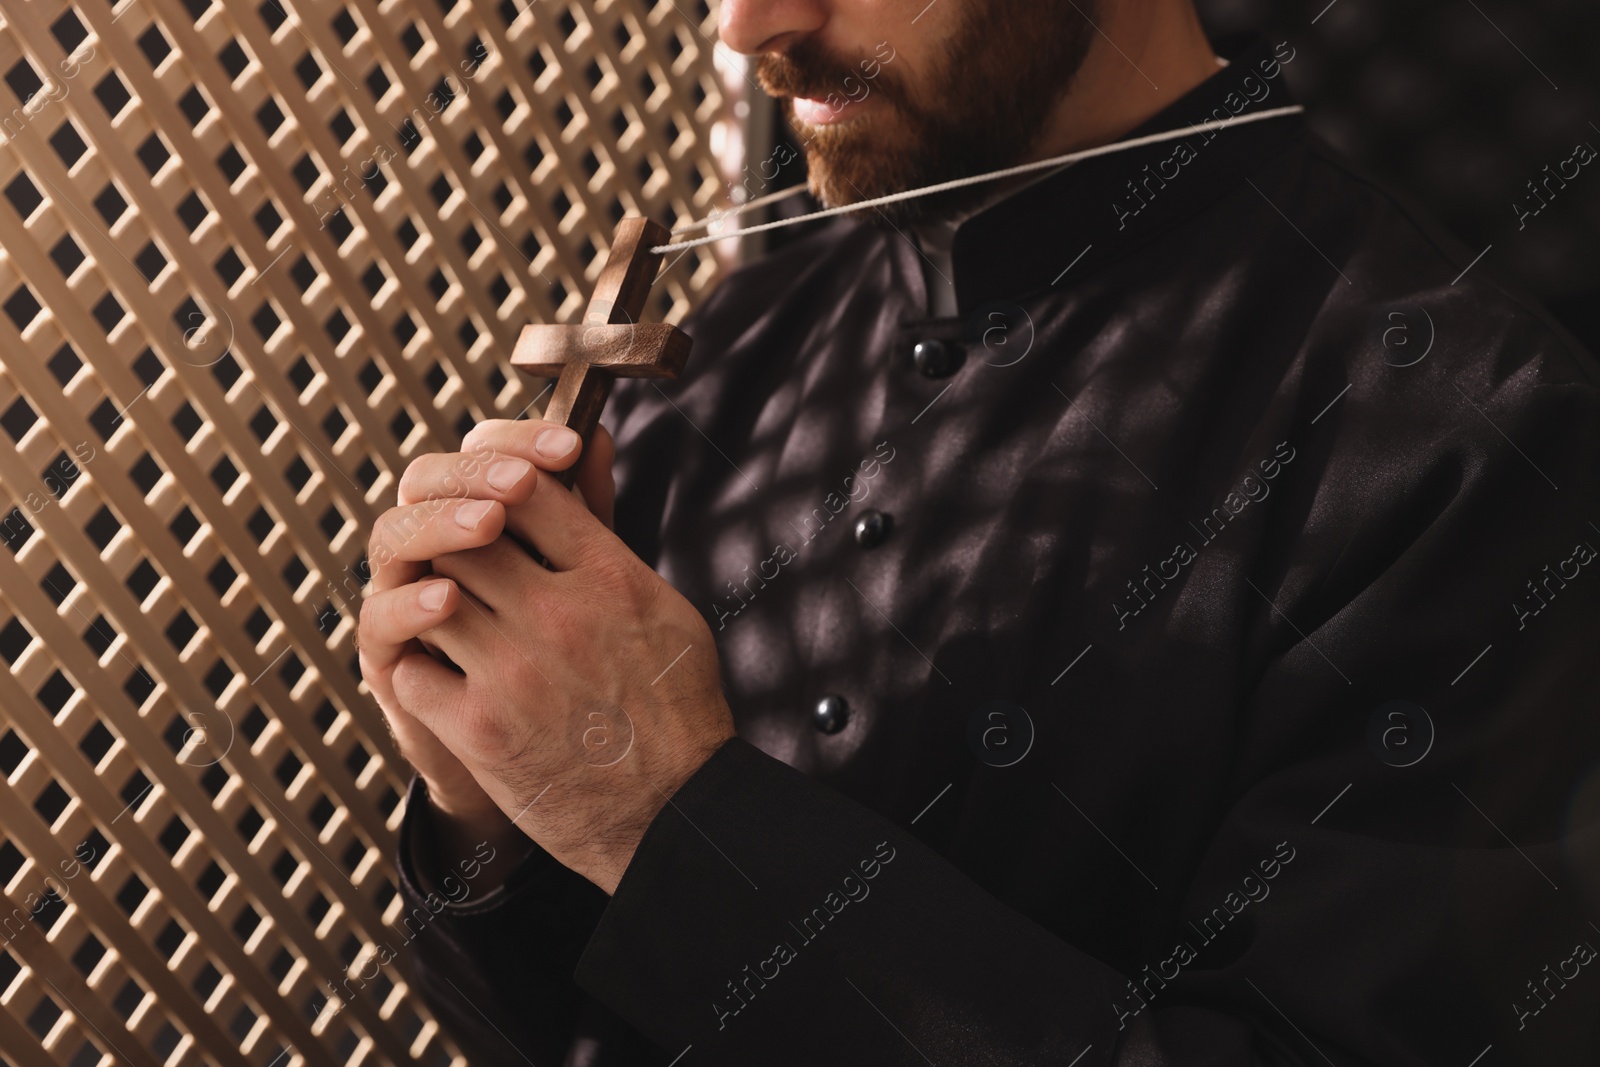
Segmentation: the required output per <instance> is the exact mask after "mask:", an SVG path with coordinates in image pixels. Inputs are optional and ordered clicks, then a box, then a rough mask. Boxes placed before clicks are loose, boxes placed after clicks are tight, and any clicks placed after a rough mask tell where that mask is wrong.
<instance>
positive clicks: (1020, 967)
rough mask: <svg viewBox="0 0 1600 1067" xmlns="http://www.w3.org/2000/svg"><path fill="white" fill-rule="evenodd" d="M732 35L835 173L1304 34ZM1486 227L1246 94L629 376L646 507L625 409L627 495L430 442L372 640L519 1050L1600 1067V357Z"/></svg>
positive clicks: (449, 1003) (948, 152)
mask: <svg viewBox="0 0 1600 1067" xmlns="http://www.w3.org/2000/svg"><path fill="white" fill-rule="evenodd" d="M720 16H721V35H722V39H723V42H724V43H725V44H726V45H727V46H728V47H731V48H734V49H736V50H738V51H741V52H745V53H749V54H751V55H755V56H758V57H759V59H758V62H757V67H756V69H757V73H758V75H759V76H760V78H761V80H762V82H763V83H764V84H765V85H766V86H767V87H768V88H769V90H771V91H772V92H774V93H775V94H776V95H779V96H781V97H783V98H785V101H786V107H787V109H788V111H789V113H790V115H791V117H792V118H793V120H794V122H795V124H796V129H797V132H798V133H799V135H800V139H801V140H802V141H804V142H805V143H806V145H807V149H806V151H807V162H808V166H809V174H810V182H811V186H812V188H813V190H814V191H815V192H817V193H818V194H819V195H820V196H821V197H822V198H823V199H824V200H826V201H829V202H833V203H846V202H855V201H860V200H862V199H865V198H868V197H872V196H876V195H880V194H883V193H888V192H893V191H896V190H899V189H907V188H913V187H916V186H919V185H923V184H927V183H930V182H936V181H940V180H944V179H948V178H951V177H956V176H960V175H963V174H973V173H979V172H983V171H987V170H992V169H996V168H1000V167H1004V166H1007V165H1010V164H1015V163H1018V162H1022V161H1026V160H1035V159H1045V158H1051V157H1053V156H1054V155H1057V154H1062V153H1065V152H1070V151H1073V150H1076V149H1079V148H1084V147H1088V146H1092V145H1097V144H1105V143H1109V142H1113V141H1117V140H1121V139H1126V138H1132V137H1137V136H1142V135H1144V134H1147V133H1153V132H1159V131H1163V130H1189V129H1191V127H1194V126H1196V125H1197V124H1201V123H1208V122H1213V121H1215V120H1229V119H1232V118H1238V119H1244V120H1248V117H1249V115H1251V114H1253V113H1259V112H1261V111H1264V110H1270V109H1274V108H1280V107H1283V106H1286V105H1287V104H1289V103H1290V100H1289V97H1288V93H1287V90H1286V89H1285V87H1284V79H1283V70H1284V68H1285V67H1286V66H1288V65H1290V64H1292V63H1293V62H1294V60H1295V56H1296V53H1295V50H1294V48H1293V46H1292V44H1290V43H1287V42H1285V43H1281V44H1278V43H1261V44H1255V45H1251V46H1249V47H1247V48H1245V49H1243V50H1235V51H1231V52H1229V50H1226V49H1224V50H1223V51H1224V52H1225V53H1227V54H1225V55H1223V56H1221V57H1219V56H1218V55H1217V54H1216V52H1214V51H1213V48H1212V46H1211V45H1210V43H1209V42H1207V40H1206V39H1205V37H1204V36H1203V34H1202V33H1201V32H1200V29H1199V26H1198V23H1197V21H1196V19H1195V16H1194V12H1193V10H1192V9H1191V7H1190V5H1189V2H1188V0H1103V2H1101V3H1098V4H1090V3H1088V2H1087V0H1076V2H1072V0H1069V2H1067V3H1055V2H1047V0H1028V2H1026V3H1024V2H1022V0H942V2H939V3H935V4H927V3H926V0H765V2H762V0H725V3H724V4H723V7H722V9H721V13H720ZM885 42H887V43H888V45H889V48H888V49H882V48H880V45H882V44H883V43H885ZM836 87H837V90H838V91H837V92H836V91H835V90H836ZM863 87H865V88H866V89H868V90H870V91H867V92H863V91H862V89H863ZM830 96H833V97H834V99H833V100H830V99H829V98H830ZM845 101H848V102H845ZM1471 258H1472V257H1471V254H1470V253H1469V252H1467V251H1465V250H1463V249H1461V248H1460V247H1459V246H1457V245H1456V244H1455V243H1454V242H1451V241H1449V240H1447V239H1444V238H1438V237H1433V236H1431V235H1428V234H1427V233H1426V232H1425V231H1424V230H1423V229H1422V228H1421V224H1419V223H1418V222H1417V221H1416V219H1415V216H1414V215H1413V214H1412V213H1411V212H1410V211H1409V210H1408V209H1406V208H1403V207H1401V206H1400V205H1399V204H1398V203H1397V202H1396V201H1395V199H1394V198H1393V197H1391V196H1390V195H1389V194H1387V193H1385V192H1384V191H1382V190H1381V189H1378V188H1377V187H1375V186H1373V185H1372V184H1371V183H1369V182H1367V181H1365V180H1364V179H1362V178H1360V177H1359V176H1357V175H1355V174H1353V173H1352V172H1351V171H1350V170H1349V168H1348V167H1347V166H1346V165H1345V164H1343V163H1341V162H1339V161H1338V160H1337V159H1335V158H1333V157H1332V156H1331V155H1330V153H1329V152H1328V150H1326V149H1325V148H1324V147H1322V146H1321V145H1320V144H1318V143H1317V142H1316V141H1315V140H1313V139H1312V138H1310V137H1309V136H1308V134H1307V132H1306V130H1305V128H1304V127H1303V125H1302V123H1301V122H1300V120H1299V119H1298V118H1294V117H1275V118H1270V119H1267V120H1265V121H1259V122H1248V123H1247V122H1245V121H1241V122H1237V123H1235V124H1232V125H1229V126H1227V127H1226V128H1223V129H1220V130H1218V129H1207V130H1204V131H1202V132H1196V133H1191V134H1189V135H1186V136H1184V137H1183V138H1181V139H1179V140H1176V141H1165V142H1160V143H1153V144H1150V145H1148V146H1146V147H1143V148H1139V149H1135V150H1128V151H1123V152H1118V153H1114V154H1108V155H1104V156H1101V157H1098V158H1094V159H1090V160H1086V161H1084V162H1081V163H1078V164H1076V165H1073V166H1071V167H1068V168H1066V169H1063V170H1058V171H1056V172H1053V173H1049V174H1046V175H1044V176H1042V177H1038V176H1034V177H1032V178H1028V179H1022V180H1016V181H1012V182H1010V183H1008V184H1006V185H1004V186H1001V187H994V186H982V187H976V188H974V189H971V190H965V191H963V192H962V193H960V194H957V195H954V196H948V197H944V198H941V199H938V200H929V199H922V200H914V201H907V202H904V203H902V204H900V205H897V206H896V208H895V209H894V210H892V211H888V212H872V213H870V214H869V215H867V216H858V217H853V218H847V219H844V220H839V221H837V222H835V223H833V224H830V225H829V226H828V227H826V228H825V229H823V230H822V231H820V232H819V233H817V234H814V235H812V236H810V237H808V238H806V239H804V240H802V241H800V242H798V243H796V244H795V245H793V246H791V247H789V248H786V249H784V250H783V251H782V252H780V253H778V254H776V255H773V256H771V257H769V258H768V259H766V260H764V261H763V262H760V263H757V264H755V265H754V266H752V267H750V268H748V269H746V270H743V271H741V272H739V273H737V274H735V275H734V276H732V277H731V278H729V279H728V280H727V281H726V282H725V283H724V284H723V285H722V286H721V287H720V288H719V289H718V290H717V291H716V292H715V293H714V294H713V295H712V296H711V297H710V299H709V300H708V301H707V302H706V303H705V305H704V306H703V307H701V308H700V309H699V311H698V312H697V313H696V314H695V315H694V316H693V318H692V319H691V321H690V322H689V323H687V324H686V329H687V331H688V332H689V333H690V334H691V335H692V336H693V338H694V346H695V348H694V356H693V358H692V359H691V361H690V366H689V372H688V373H687V374H686V375H685V377H684V378H683V379H682V380H681V381H679V382H676V383H668V384H662V385H659V386H658V385H656V384H652V383H640V382H631V383H626V384H623V385H621V386H620V387H619V389H618V391H617V394H616V396H615V397H614V399H613V403H612V407H611V409H610V411H609V413H608V422H609V425H610V426H611V427H612V428H613V431H614V435H615V458H616V487H617V489H616V497H615V504H614V513H613V504H612V499H611V487H612V481H611V477H610V471H611V469H612V461H613V451H612V444H611V439H610V438H608V437H606V436H603V435H602V436H601V437H600V438H599V439H597V440H596V441H595V442H594V443H593V444H592V445H591V448H590V450H589V454H588V455H587V456H585V457H584V459H583V462H582V465H581V467H580V471H581V474H580V477H579V490H580V492H581V494H582V496H581V500H580V498H579V497H578V496H575V495H572V494H568V493H564V492H562V491H561V490H560V487H559V484H558V483H557V482H556V481H555V480H554V479H553V478H552V477H551V475H550V474H549V473H547V472H549V471H553V470H560V469H564V468H565V467H567V466H568V465H570V464H571V463H573V462H574V461H575V458H576V452H577V450H578V446H577V442H576V441H575V440H574V439H573V435H571V434H570V432H567V431H564V430H561V429H560V428H555V427H549V426H545V425H543V424H541V423H538V422H536V421H535V422H530V421H522V422H505V421H497V422H490V423H486V424H484V425H482V426H480V427H478V428H477V429H475V430H474V431H473V432H472V433H471V434H469V435H468V439H467V441H466V442H465V444H464V446H463V451H462V453H460V454H456V455H447V456H429V457H425V458H423V459H419V460H418V461H417V462H416V463H415V464H413V465H412V467H411V468H410V470H408V471H407V474H406V478H405V480H404V481H403V483H402V485H401V489H400V494H399V497H400V499H399V506H397V508H396V509H395V510H394V511H393V512H391V513H389V514H388V515H386V516H385V518H384V519H383V521H381V522H380V523H379V524H378V527H377V529H376V530H375V531H374V535H373V542H372V556H373V559H374V561H375V562H376V563H377V568H376V571H375V579H374V583H373V586H374V588H373V593H372V596H371V598H370V599H369V601H368V603H367V604H366V606H365V608H364V610H363V617H362V626H361V646H362V653H361V655H362V667H363V671H364V673H365V675H366V678H367V680H368V682H369V683H370V685H371V687H372V689H373V691H374V693H375V694H376V696H377V698H378V700H379V702H380V703H381V704H382V706H383V709H384V711H385V713H386V715H387V716H388V718H389V721H390V722H391V724H392V726H393V728H394V731H395V735H396V738H397V740H398V742H399V745H400V747H401V749H402V750H403V751H404V752H405V753H406V755H407V756H408V758H410V759H411V760H412V762H413V763H414V764H415V766H416V768H417V770H418V773H419V778H418V780H417V782H416V783H415V785H414V787H413V791H412V795H411V797H410V801H409V807H408V814H407V819H406V823H405V826H404V829H403V832H402V842H401V857H400V860H401V869H402V872H403V876H404V881H405V893H406V897H407V904H408V907H410V908H412V909H416V908H425V907H426V908H431V907H432V903H431V902H430V901H429V900H428V898H427V896H426V894H427V893H428V892H429V890H430V888H431V887H437V886H439V885H441V884H442V883H443V881H444V880H447V879H448V880H450V881H451V884H452V885H456V886H459V885H460V884H461V883H462V882H463V881H465V882H466V883H467V884H468V886H469V889H468V890H467V891H466V892H465V894H464V896H465V899H464V900H462V902H461V903H459V904H454V905H451V906H450V907H448V908H446V909H445V910H444V911H443V912H442V913H441V914H440V915H439V917H438V918H437V919H436V920H434V921H433V922H432V923H431V924H430V925H428V926H427V928H426V930H425V932H424V933H423V935H422V936H421V937H420V938H419V940H418V942H417V945H416V953H415V963H416V965H417V967H416V975H417V982H418V985H419V987H420V989H421V991H422V992H423V993H424V995H425V996H426V997H427V998H428V999H429V1000H430V1001H431V1002H432V1003H433V1005H434V1007H435V1010H436V1011H437V1012H438V1013H439V1014H440V1015H441V1017H442V1018H443V1020H444V1021H445V1022H446V1024H447V1025H449V1026H450V1027H451V1029H452V1031H453V1032H454V1033H455V1034H456V1036H457V1037H458V1039H459V1040H460V1041H461V1042H462V1043H463V1045H464V1047H466V1048H467V1049H468V1050H469V1051H470V1053H471V1058H472V1062H473V1063H474V1064H475V1065H477V1064H491V1063H508V1064H509V1063H534V1064H538V1065H540V1067H543V1065H546V1064H560V1063H568V1064H662V1065H664V1064H668V1063H678V1064H683V1065H685V1067H688V1065H693V1064H727V1065H740V1067H745V1065H772V1064H840V1063H849V1064H855V1063H860V1064H891V1063H895V1064H919V1063H932V1064H941V1065H944V1064H956V1063H961V1064H1008V1065H1009V1064H1040V1063H1053V1064H1062V1065H1078V1067H1090V1065H1096V1067H1105V1065H1110V1064H1118V1065H1124V1067H1129V1065H1138V1067H1144V1065H1151V1064H1171V1065H1174V1067H1180V1065H1181V1067H1189V1065H1200V1064H1207V1065H1229V1067H1232V1065H1239V1067H1242V1065H1247V1064H1256V1063H1263V1064H1322V1063H1328V1064H1337V1065H1339V1067H1346V1065H1353V1064H1374V1065H1383V1067H1403V1065H1413V1064H1419V1065H1420V1064H1460V1065H1463V1067H1465V1065H1468V1064H1478V1063H1481V1064H1483V1065H1485V1067H1498V1065H1501V1064H1511V1063H1527V1064H1557V1063H1561V1064H1568V1063H1570V1064H1577V1063H1593V1062H1595V1057H1596V1053H1597V1052H1600V1040H1597V1037H1596V1033H1597V1027H1596V1019H1595V1013H1594V1011H1593V1004H1594V1003H1595V997H1596V996H1597V995H1600V993H1597V991H1600V967H1596V966H1591V963H1592V962H1593V961H1594V958H1595V951H1594V946H1596V945H1600V927H1597V926H1596V925H1595V924H1596V923H1597V922H1600V897H1597V888H1600V863H1597V859H1596V829H1595V824H1596V821H1597V809H1600V778H1597V777H1596V771H1595V768H1596V755H1597V752H1600V717H1597V716H1595V715H1594V714H1593V708H1594V694H1595V692H1596V691H1597V690H1596V683H1597V680H1600V679H1597V674H1600V669H1597V666H1596V664H1597V657H1596V656H1595V655H1594V648H1595V645H1596V640H1597V638H1600V614H1597V612H1596V607H1597V606H1600V600H1597V595H1600V576H1596V575H1594V574H1592V573H1591V570H1592V568H1591V567H1590V566H1589V565H1590V564H1591V563H1592V562H1593V560H1594V556H1595V549H1594V546H1595V545H1600V526H1596V525H1595V523H1596V522H1600V508H1596V507H1595V501H1594V492H1595V486H1596V484H1597V479H1600V463H1597V460H1600V433H1597V431H1600V412H1597V406H1596V401H1597V396H1596V390H1595V380H1596V370H1595V367H1594V364H1593V363H1592V361H1591V359H1590V357H1589V356H1588V355H1586V354H1585V353H1583V352H1581V351H1579V350H1578V349H1577V347H1576V346H1575V344H1574V343H1573V342H1572V341H1570V339H1569V338H1568V337H1567V336H1566V335H1565V334H1564V333H1563V332H1561V331H1560V330H1559V329H1558V328H1556V327H1555V326H1553V325H1551V324H1550V323H1549V322H1548V321H1547V320H1546V319H1545V318H1544V317H1543V315H1542V314H1541V313H1540V312H1538V311H1537V310H1535V309H1533V308H1530V307H1528V306H1527V305H1525V304H1524V303H1522V302H1521V301H1519V300H1518V299H1517V298H1515V297H1513V296H1510V295H1508V294H1507V293H1506V292H1505V291H1504V290H1503V289H1502V288H1500V287H1499V286H1498V285H1497V284H1495V283H1494V282H1493V281H1491V280H1490V279H1489V271H1488V269H1487V266H1486V265H1485V264H1481V263H1480V264H1477V265H1476V266H1474V265H1473V264H1472V262H1471ZM591 512H592V514H591ZM613 520H614V526H615V531H616V532H615V533H614V534H613V533H612V532H611V530H610V529H608V527H610V526H611V525H613ZM533 551H536V552H537V553H538V554H541V555H542V556H544V557H545V558H546V559H547V560H548V564H549V565H548V569H547V568H545V567H541V566H540V565H539V564H538V563H536V562H535V561H534V559H533V557H532V555H531V552H533ZM450 895H451V896H453V897H459V896H462V895H463V894H456V893H452V894H450ZM435 910H437V909H435Z"/></svg>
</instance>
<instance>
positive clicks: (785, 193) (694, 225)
mask: <svg viewBox="0 0 1600 1067" xmlns="http://www.w3.org/2000/svg"><path fill="white" fill-rule="evenodd" d="M1304 110H1305V108H1304V107H1302V106H1301V105H1299V104H1294V105H1292V106H1290V107H1275V108H1270V109H1269V110H1266V111H1254V112H1251V113H1250V114H1248V115H1238V116H1235V117H1233V118H1227V119H1212V120H1211V121H1209V122H1202V123H1199V124H1197V125H1194V126H1190V127H1189V128H1188V129H1184V130H1163V131H1162V132H1160V133H1152V134H1147V135H1145V136H1144V137H1135V138H1133V139H1132V140H1128V141H1117V142H1114V143H1112V144H1106V145H1100V146H1099V147H1098V148H1088V149H1085V150H1083V151H1081V152H1069V153H1067V154H1066V155H1064V156H1056V157H1054V158H1053V159H1041V160H1038V161H1036V162H1033V163H1024V164H1022V165H1021V166H1016V167H1006V168H1005V169H1004V170H995V171H990V172H989V173H987V174H974V175H972V176H970V177H966V178H957V179H955V180H954V181H948V182H940V183H939V184H937V185H927V186H924V187H922V188H921V189H907V190H905V191H903V192H899V193H890V194H889V195H888V196H879V197H875V198H873V199H871V200H863V201H861V202H860V203H856V204H845V205H843V206H841V207H830V208H825V209H823V210H822V211H813V212H811V213H809V214H806V215H797V216H795V217H794V218H791V219H779V220H778V221H776V222H764V223H762V224H761V225H759V226H747V227H745V228H744V229H742V230H729V231H728V232H727V233H716V234H712V235H711V236H709V237H696V238H693V239H691V240H688V241H678V242H676V243H674V244H667V245H657V246H655V247H654V248H652V249H650V251H651V252H654V253H656V254H657V255H665V254H666V253H668V252H682V251H684V250H686V249H690V248H698V247H699V246H700V245H708V244H711V243H712V242H713V241H726V240H728V239H730V238H733V237H744V236H746V235H747V234H752V233H764V232H766V231H767V230H777V229H782V228H783V227H785V226H798V225H800V224H801V223H802V222H811V221H812V220H814V219H825V218H830V217H832V216H834V215H846V214H849V213H850V212H853V211H865V210H867V209H868V208H874V207H882V206H883V205H884V204H895V203H899V202H900V201H902V200H915V199H916V198H918V197H922V196H932V195H933V194H935V193H944V192H948V191H950V190H951V189H962V188H965V187H966V186H969V185H979V184H981V183H983V182H992V181H998V180H1000V179H1002V178H1011V177H1015V176H1016V175H1019V174H1028V173H1031V172H1032V171H1036V170H1046V169H1048V168H1050V167H1058V166H1063V165H1065V164H1068V163H1076V162H1077V161H1078V160H1080V159H1091V158H1093V157H1095V156H1107V155H1111V154H1112V153H1113V152H1122V151H1125V150H1127V149H1130V148H1142V147H1143V146H1145V145H1147V144H1158V143H1160V142H1162V141H1176V140H1178V139H1179V138H1180V137H1188V136H1189V135H1191V134H1196V133H1204V132H1206V131H1207V130H1220V129H1224V128H1226V127H1228V126H1242V125H1244V124H1245V123H1249V122H1261V121H1262V120H1264V119H1275V118H1281V117H1283V116H1285V115H1298V114H1299V113H1300V112H1302V111H1304ZM805 190H806V186H805V185H803V184H802V185H797V186H794V187H793V188H790V189H784V190H782V191H781V192H777V193H772V194H769V195H767V196H762V197H758V198H756V199H755V200H749V201H746V202H745V203H743V204H740V205H739V206H738V207H735V208H732V209H731V210H728V211H722V212H718V213H716V214H714V215H710V216H708V217H706V218H704V219H700V220H699V221H697V222H689V223H685V224H684V225H682V226H679V227H678V228H676V229H674V230H673V231H672V232H673V233H674V234H678V233H691V232H693V231H695V230H703V229H705V228H706V227H708V226H711V225H712V224H714V223H717V222H720V221H721V220H723V219H726V218H732V217H734V216H735V215H742V214H744V213H745V212H747V211H754V210H755V209H756V208H758V207H762V206H764V205H766V204H771V203H775V202H777V201H779V200H784V199H787V198H789V197H791V196H795V195H797V194H799V193H802V192H805Z"/></svg>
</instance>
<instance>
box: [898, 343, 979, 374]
mask: <svg viewBox="0 0 1600 1067" xmlns="http://www.w3.org/2000/svg"><path fill="white" fill-rule="evenodd" d="M965 359H966V353H965V352H963V351H962V350H961V346H960V345H958V344H956V343H955V342H954V341H918V342H917V346H916V347H915V348H913V349H912V350H911V361H912V362H913V363H915V364H916V365H917V370H919V371H921V372H922V373H923V375H924V376H926V377H929V378H948V377H950V375H952V374H954V373H955V372H956V371H958V370H960V369H961V364H962V363H963V362H964V361H965Z"/></svg>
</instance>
